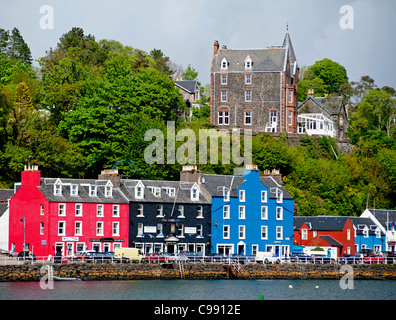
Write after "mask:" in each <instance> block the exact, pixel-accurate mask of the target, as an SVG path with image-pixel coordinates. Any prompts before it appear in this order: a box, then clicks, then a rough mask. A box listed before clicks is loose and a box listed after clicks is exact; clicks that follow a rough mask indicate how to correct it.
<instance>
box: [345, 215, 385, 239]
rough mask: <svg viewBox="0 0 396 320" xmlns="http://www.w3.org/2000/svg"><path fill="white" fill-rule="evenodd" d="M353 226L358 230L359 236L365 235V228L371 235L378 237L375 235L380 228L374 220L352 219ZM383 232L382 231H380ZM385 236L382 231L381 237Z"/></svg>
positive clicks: (366, 218)
mask: <svg viewBox="0 0 396 320" xmlns="http://www.w3.org/2000/svg"><path fill="white" fill-rule="evenodd" d="M350 219H351V221H352V223H353V225H354V226H355V228H356V234H357V235H363V230H364V229H365V227H367V228H368V230H369V233H368V234H369V235H373V236H374V235H376V234H375V230H376V229H377V228H378V226H377V225H376V224H375V223H374V222H373V220H371V219H370V218H368V217H350ZM379 230H381V229H379ZM383 235H385V234H384V233H383V232H382V231H381V236H383Z"/></svg>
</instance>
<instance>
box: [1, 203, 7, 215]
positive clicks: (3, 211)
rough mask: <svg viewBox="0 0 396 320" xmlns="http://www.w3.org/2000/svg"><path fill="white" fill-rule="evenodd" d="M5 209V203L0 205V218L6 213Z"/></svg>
mask: <svg viewBox="0 0 396 320" xmlns="http://www.w3.org/2000/svg"><path fill="white" fill-rule="evenodd" d="M7 209H8V204H7V203H0V218H1V216H2V215H3V214H4V213H5V212H6V211H7Z"/></svg>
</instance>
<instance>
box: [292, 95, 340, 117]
mask: <svg viewBox="0 0 396 320" xmlns="http://www.w3.org/2000/svg"><path fill="white" fill-rule="evenodd" d="M309 100H312V101H313V102H314V103H316V104H317V105H318V106H319V107H320V108H321V109H322V110H323V111H325V112H326V113H328V114H329V115H330V116H332V115H336V114H339V113H340V110H341V107H342V97H341V96H328V97H312V96H309V97H307V98H306V99H305V100H304V101H303V102H300V103H299V104H298V107H297V109H298V110H300V109H301V108H302V107H304V105H305V104H306V103H307V102H308V101H309Z"/></svg>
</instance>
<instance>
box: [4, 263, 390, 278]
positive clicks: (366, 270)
mask: <svg viewBox="0 0 396 320" xmlns="http://www.w3.org/2000/svg"><path fill="white" fill-rule="evenodd" d="M42 266H43V265H42V264H32V265H10V266H0V281H40V279H41V278H42V277H43V275H44V274H46V270H47V269H46V268H43V269H41V268H42ZM348 266H351V267H352V269H349V270H343V269H342V265H339V264H337V265H333V264H323V265H322V264H291V263H283V264H279V265H276V264H275V265H273V264H268V265H262V264H256V263H248V264H245V265H242V269H241V270H240V272H238V271H237V270H235V268H233V267H232V266H230V265H223V264H219V263H187V264H184V273H183V274H181V273H180V269H179V265H178V264H176V263H174V264H163V265H161V264H106V263H105V264H102V263H96V264H88V263H67V264H54V265H53V270H54V275H55V276H61V277H77V276H78V277H80V278H81V279H82V280H86V281H89V280H170V279H181V278H182V279H191V280H209V279H210V280H211V279H340V278H341V277H342V276H343V275H345V274H346V272H348V274H350V273H349V272H351V270H352V272H353V278H354V279H371V280H372V279H383V280H396V265H348Z"/></svg>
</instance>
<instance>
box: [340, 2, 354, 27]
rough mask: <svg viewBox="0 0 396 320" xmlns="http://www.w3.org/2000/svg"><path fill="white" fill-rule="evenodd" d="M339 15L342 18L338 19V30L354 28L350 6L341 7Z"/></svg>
mask: <svg viewBox="0 0 396 320" xmlns="http://www.w3.org/2000/svg"><path fill="white" fill-rule="evenodd" d="M340 14H343V16H342V17H341V18H340V22H339V24H340V28H341V29H343V30H347V29H353V28H354V11H353V7H352V6H350V5H343V6H342V7H341V8H340Z"/></svg>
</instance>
